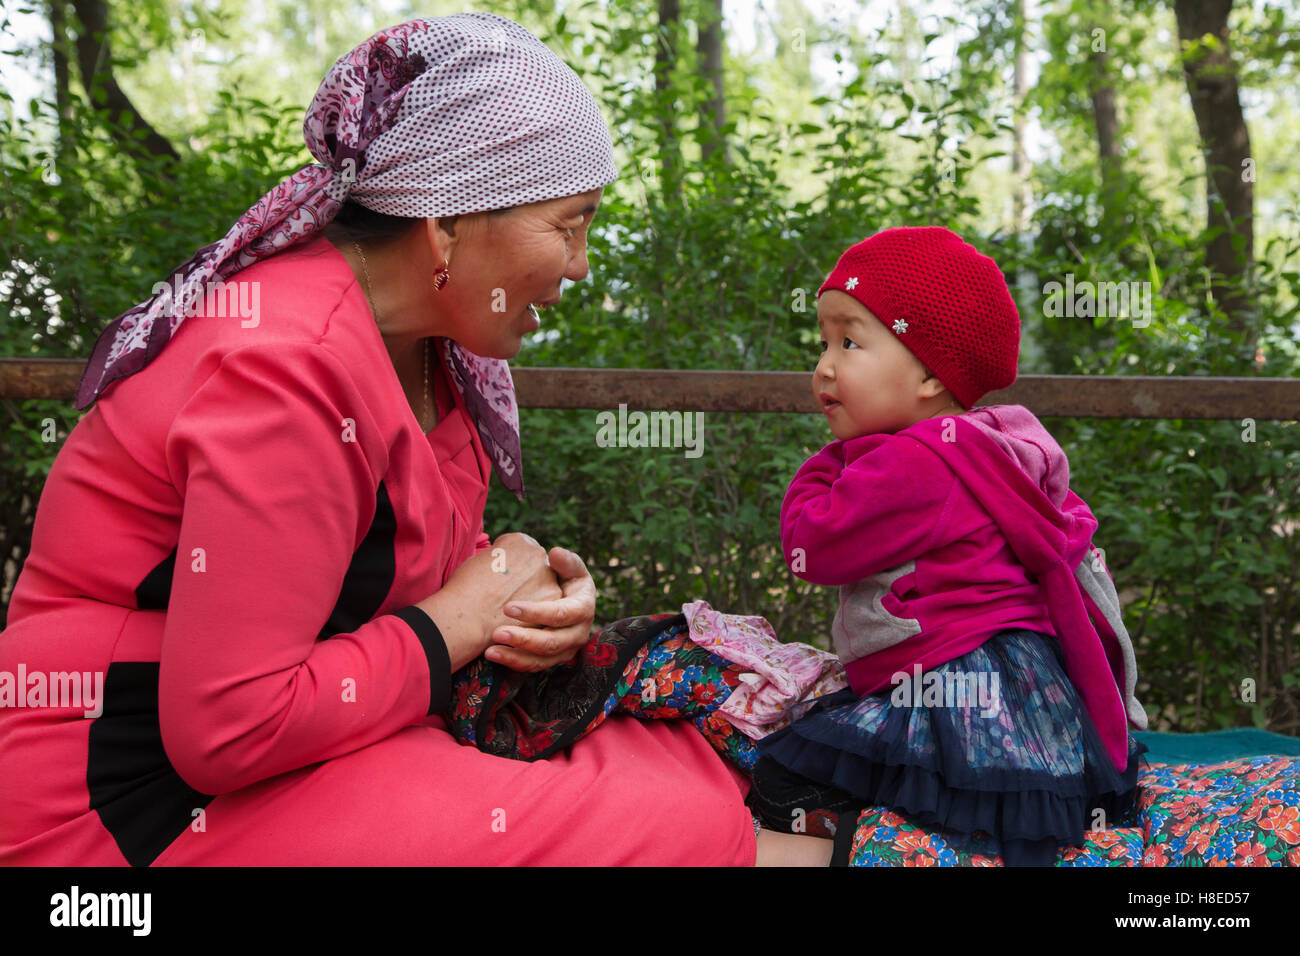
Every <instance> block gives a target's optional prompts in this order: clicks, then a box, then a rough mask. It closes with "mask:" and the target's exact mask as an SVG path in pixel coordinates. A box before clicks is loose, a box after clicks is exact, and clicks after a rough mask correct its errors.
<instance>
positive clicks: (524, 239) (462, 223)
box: [428, 187, 604, 359]
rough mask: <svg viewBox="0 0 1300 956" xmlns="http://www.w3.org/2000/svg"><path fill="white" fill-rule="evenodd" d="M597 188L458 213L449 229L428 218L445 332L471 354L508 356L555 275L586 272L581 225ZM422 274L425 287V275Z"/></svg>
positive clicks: (555, 293) (553, 298)
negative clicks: (442, 280)
mask: <svg viewBox="0 0 1300 956" xmlns="http://www.w3.org/2000/svg"><path fill="white" fill-rule="evenodd" d="M603 193H604V188H603V187H601V188H599V189H593V190H590V191H589V192H585V193H579V194H577V195H574V196H567V197H564V198H562V199H550V200H547V201H545V202H538V203H530V204H528V205H526V206H516V207H515V208H513V209H510V210H508V211H506V212H503V213H496V214H488V213H474V214H472V215H467V216H459V217H457V218H456V220H455V221H454V223H451V224H450V226H451V230H452V231H451V232H450V233H447V232H445V231H444V226H443V225H442V224H441V223H439V222H438V221H437V220H429V230H430V239H431V241H432V242H433V248H434V251H435V256H436V262H435V264H436V265H441V264H442V261H443V259H444V258H445V259H446V260H447V261H448V271H449V272H450V273H451V278H450V279H449V280H448V281H447V284H446V285H445V286H444V287H443V288H442V290H441V291H439V292H434V293H432V294H433V295H435V296H436V297H437V300H436V301H437V305H438V308H439V311H440V312H441V313H442V314H443V316H445V317H446V322H447V324H448V326H449V332H448V335H449V337H450V338H452V339H455V340H456V341H457V342H459V343H460V344H461V345H463V346H464V347H465V348H467V349H468V350H469V351H471V352H473V353H474V354H475V355H482V356H485V357H488V358H503V359H505V358H512V357H513V356H515V355H516V354H517V353H518V352H519V348H520V346H521V345H522V343H523V337H524V336H525V335H527V334H528V333H530V332H535V331H537V329H538V328H539V327H540V325H539V322H538V316H537V315H536V314H535V313H534V312H533V310H532V309H531V308H530V307H529V306H530V305H534V304H535V305H537V306H538V307H539V309H541V308H545V307H546V306H549V305H554V304H555V303H556V302H558V301H559V300H560V285H561V280H562V279H571V280H573V281H575V282H577V281H578V280H580V279H582V278H584V277H585V276H586V275H587V271H588V270H587V229H588V228H589V227H590V225H591V220H592V218H593V216H594V215H595V213H596V208H597V207H598V206H599V205H600V199H601V195H602V194H603ZM440 246H441V248H443V249H445V250H446V251H445V253H443V254H442V255H441V256H439V255H438V252H437V250H438V249H439V247H440ZM428 281H429V285H430V289H432V288H433V278H432V276H430V278H429V280H428Z"/></svg>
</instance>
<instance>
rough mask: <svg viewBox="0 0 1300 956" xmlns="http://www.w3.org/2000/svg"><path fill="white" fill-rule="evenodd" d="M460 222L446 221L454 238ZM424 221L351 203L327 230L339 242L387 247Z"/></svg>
mask: <svg viewBox="0 0 1300 956" xmlns="http://www.w3.org/2000/svg"><path fill="white" fill-rule="evenodd" d="M508 211H509V210H508V209H492V210H489V211H488V215H489V216H499V215H501V214H502V213H504V212H508ZM458 218H460V217H459V216H447V217H445V218H444V219H443V220H442V222H443V226H444V227H445V228H446V230H447V232H449V233H451V234H452V235H453V236H454V235H455V234H456V230H455V223H456V220H457V219H458ZM422 221H423V218H422V217H415V218H413V217H411V216H390V215H387V214H386V213H382V212H375V211H374V210H373V209H367V208H366V207H365V206H363V205H361V204H360V203H355V202H351V201H347V202H344V203H343V208H342V209H340V210H339V211H338V214H337V215H336V216H335V217H334V218H333V219H332V220H330V222H329V225H327V226H326V227H325V235H326V236H327V237H328V238H330V239H332V240H337V241H339V242H366V243H372V244H374V243H379V244H383V243H385V242H391V241H392V240H394V239H397V238H398V237H400V236H404V235H406V234H407V233H408V232H410V230H411V229H413V228H414V227H415V225H416V223H418V222H422Z"/></svg>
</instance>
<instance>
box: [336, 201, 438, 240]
mask: <svg viewBox="0 0 1300 956" xmlns="http://www.w3.org/2000/svg"><path fill="white" fill-rule="evenodd" d="M420 221H421V220H420V219H417V218H412V217H410V216H389V215H387V214H385V213H382V212H375V211H374V210H373V209H367V208H366V207H365V206H363V205H361V204H360V203H355V202H345V203H343V208H342V209H340V210H339V211H338V214H337V215H336V216H335V217H334V218H333V219H332V220H330V223H329V225H327V226H326V227H325V235H326V236H327V237H329V238H330V239H335V240H338V241H340V242H368V243H384V242H390V241H391V240H393V239H396V238H398V237H399V236H404V235H406V233H408V232H410V231H411V229H413V228H414V227H415V224H416V223H418V222H420Z"/></svg>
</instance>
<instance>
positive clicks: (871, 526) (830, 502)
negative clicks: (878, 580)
mask: <svg viewBox="0 0 1300 956" xmlns="http://www.w3.org/2000/svg"><path fill="white" fill-rule="evenodd" d="M955 480H956V477H955V476H954V475H953V473H952V471H951V470H950V469H949V468H948V467H947V466H946V465H945V464H944V463H943V461H942V460H941V459H940V458H938V457H937V456H936V455H935V454H934V453H933V452H932V451H930V450H929V449H927V448H925V447H924V446H923V445H921V444H920V443H919V442H916V441H914V440H912V439H910V438H896V437H894V436H892V435H865V436H862V437H860V438H852V439H849V440H848V441H833V442H831V443H830V444H829V445H827V446H826V447H825V448H823V449H822V450H821V451H819V452H818V453H817V454H815V455H813V456H812V457H811V458H809V459H808V460H807V461H806V462H804V464H803V465H802V466H801V467H800V468H799V471H798V472H797V473H796V474H795V477H794V480H793V481H791V482H790V487H789V489H787V491H786V495H785V500H784V501H783V502H782V504H781V544H782V547H783V548H784V552H785V559H786V563H787V564H789V565H790V568H791V570H792V571H793V572H794V573H795V574H796V575H797V576H799V577H800V578H803V579H804V580H806V581H811V582H812V583H814V584H823V585H843V584H849V583H852V582H853V581H858V580H861V579H862V578H865V577H868V576H869V575H872V574H876V573H878V572H880V571H884V570H886V569H887V568H892V567H895V566H897V565H900V564H903V563H905V562H907V561H909V560H912V559H914V558H916V557H917V556H919V555H921V554H923V553H925V552H926V551H927V550H929V545H930V542H931V540H932V538H933V537H934V535H935V533H936V532H937V531H938V530H939V528H940V527H941V525H942V522H943V519H944V516H945V505H946V503H947V501H948V498H949V495H950V494H951V492H952V488H953V482H954V481H955Z"/></svg>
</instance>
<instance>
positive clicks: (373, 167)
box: [0, 14, 830, 865]
mask: <svg viewBox="0 0 1300 956" xmlns="http://www.w3.org/2000/svg"><path fill="white" fill-rule="evenodd" d="M305 133H306V137H307V143H308V146H309V147H310V148H311V150H312V153H313V155H315V156H316V158H317V159H318V160H320V164H313V165H310V166H308V167H305V168H304V169H302V170H300V171H299V172H298V173H296V174H294V175H293V176H292V177H290V178H289V179H288V180H286V181H285V182H283V183H281V184H280V185H278V186H277V187H276V188H275V189H273V190H272V191H271V192H270V193H268V194H267V195H266V196H265V197H263V198H262V199H261V200H260V201H259V202H258V203H257V204H256V205H255V206H254V207H253V208H252V209H251V210H249V212H248V213H246V214H245V215H244V216H243V217H242V218H241V219H240V220H239V222H238V223H236V224H235V226H234V227H233V228H232V229H231V231H230V232H229V233H228V234H227V235H226V236H225V237H224V238H223V239H221V240H220V241H219V242H217V243H214V244H212V245H210V246H206V247H204V248H203V249H201V250H200V251H199V252H198V253H197V254H196V255H195V256H194V257H193V258H192V259H190V260H189V261H188V262H186V263H185V264H184V265H183V266H181V267H180V268H179V269H177V270H176V272H175V273H174V274H173V276H171V277H169V279H168V282H167V284H166V286H165V287H164V286H161V285H160V286H159V287H156V289H157V291H158V294H157V295H155V297H154V298H153V299H151V300H149V301H148V302H145V303H142V304H141V305H139V306H136V307H135V308H134V309H131V310H129V311H128V312H126V313H124V314H123V315H122V316H121V317H119V318H118V320H116V321H115V322H114V323H113V324H112V325H111V326H110V327H109V328H108V329H107V330H106V331H105V332H104V334H103V335H102V336H101V338H100V340H99V342H98V344H97V346H96V348H95V351H94V355H93V357H92V359H91V361H90V364H89V366H88V367H87V370H86V375H85V378H84V379H83V381H82V385H81V388H80V389H79V392H78V402H77V404H78V407H86V406H88V405H90V404H91V403H92V402H94V403H95V404H94V407H93V408H91V409H90V411H89V413H88V414H87V415H86V416H85V417H84V418H83V419H82V421H81V422H80V423H79V424H78V425H77V427H76V428H75V429H74V430H73V432H72V434H71V435H70V436H69V438H68V440H67V443H66V444H65V446H64V447H63V449H62V450H61V452H60V454H59V456H58V458H57V460H56V461H55V464H54V466H53V468H52V470H51V472H50V475H49V479H48V481H47V483H46V485H45V489H44V492H43V495H42V498H41V502H40V506H39V509H38V513H37V517H36V524H35V529H34V536H33V542H32V550H31V554H30V556H29V557H28V559H27V562H26V565H25V567H24V569H23V572H22V575H21V576H20V578H19V580H18V583H17V586H16V589H15V591H14V594H13V599H12V602H11V608H10V626H9V628H8V630H6V631H5V632H4V633H3V635H0V671H7V672H9V673H17V672H19V670H20V669H21V670H22V672H24V673H25V674H27V675H35V674H39V675H45V676H47V677H48V678H49V680H50V683H48V684H47V685H46V686H47V687H48V688H49V689H50V691H51V694H50V695H49V697H48V699H43V700H42V701H40V702H37V703H38V704H39V705H37V703H34V701H33V699H32V697H31V695H30V694H29V695H28V696H27V699H26V700H24V702H23V703H25V704H26V705H27V706H19V707H16V708H12V707H11V708H5V709H2V710H0V805H2V806H3V808H4V809H3V812H2V813H0V863H8V864H66V863H76V864H90V865H106V864H107V865H111V864H123V863H129V864H132V865H152V864H162V865H166V864H309V865H310V864H428V863H475V864H513V863H539V864H540V863H552V864H567V863H573V864H583V863H585V864H601V863H608V864H613V863H692V864H701V863H704V864H708V863H718V864H749V863H753V862H755V859H756V855H757V856H758V858H759V859H760V860H768V859H770V860H772V861H774V862H790V861H795V860H802V861H806V862H820V863H825V862H826V861H827V860H828V859H829V857H830V844H829V841H825V840H816V839H813V838H808V837H797V836H791V835H785V834H776V833H770V832H768V831H764V832H763V833H762V835H761V838H759V839H757V840H756V837H755V831H754V828H753V826H752V821H751V817H750V814H749V812H748V811H747V810H746V808H745V806H744V803H743V798H744V795H745V791H746V789H747V786H748V784H747V781H746V780H745V779H744V777H743V775H741V774H740V773H739V772H737V771H734V770H732V769H731V768H730V767H729V766H728V765H726V764H725V763H724V762H723V761H722V760H721V758H719V757H718V756H717V754H716V753H715V752H714V750H713V749H712V748H711V747H710V746H709V744H708V743H707V742H706V741H705V740H704V739H703V737H702V736H701V735H700V734H699V733H698V732H697V731H696V730H695V728H694V727H692V726H690V725H689V724H687V723H685V722H677V721H654V722H641V721H638V720H635V719H632V718H617V717H615V718H611V719H610V720H609V721H607V722H606V724H605V725H603V726H601V727H600V728H599V729H598V730H597V731H596V732H594V733H593V734H591V735H590V736H589V737H586V738H584V739H583V740H581V741H580V742H579V743H578V744H577V745H575V746H574V747H573V748H572V750H571V751H570V752H569V753H568V754H566V755H564V756H562V757H556V758H552V759H550V760H542V761H536V762H532V763H529V762H523V761H513V760H506V759H503V758H499V757H494V756H490V755H487V754H484V753H480V752H479V751H477V750H475V749H473V748H470V747H464V746H461V745H459V744H458V743H457V742H456V741H455V740H454V739H453V737H452V736H451V734H450V733H449V732H448V726H447V722H446V720H445V719H444V717H443V716H442V715H443V714H444V712H446V711H447V709H448V706H449V694H450V686H451V674H452V673H453V672H454V671H455V670H457V669H458V668H460V667H461V666H463V665H465V664H466V663H468V662H470V661H472V660H474V659H476V658H477V657H479V656H480V655H484V654H486V656H487V657H488V658H489V659H492V660H495V661H498V662H500V663H502V664H504V665H506V666H508V667H510V668H513V669H516V670H536V669H541V668H546V667H550V666H552V665H554V664H556V663H558V662H561V661H565V660H568V659H570V658H572V657H573V655H574V654H575V653H576V652H577V650H578V649H579V648H580V647H581V646H582V645H583V644H584V643H585V641H586V640H587V638H588V634H589V632H590V628H591V624H592V620H593V615H594V607H595V588H594V586H593V584H592V581H591V578H590V576H589V575H588V574H587V571H586V569H585V567H584V566H583V564H582V562H581V560H580V559H578V558H577V556H575V555H573V554H571V553H570V552H567V551H564V550H563V549H558V548H557V549H554V550H552V551H551V552H550V554H549V556H548V554H547V553H546V552H545V551H543V549H542V548H541V547H540V546H539V545H537V543H536V542H534V541H532V539H530V538H527V537H526V536H524V535H519V534H513V535H505V536H503V537H501V538H498V539H497V540H496V541H495V542H491V543H490V542H489V540H488V538H487V536H486V535H485V534H483V507H484V504H485V501H486V497H487V487H488V478H489V475H490V472H491V469H492V468H493V467H495V468H496V470H497V472H498V473H499V475H500V476H501V478H502V480H503V482H504V483H505V484H506V486H507V487H508V488H510V489H511V490H512V491H514V492H515V493H516V494H520V495H522V489H523V483H522V473H521V466H520V444H519V435H518V424H517V422H518V416H517V411H516V408H515V403H514V393H513V388H512V386H511V382H510V377H509V373H508V370H507V368H506V365H505V362H504V360H505V359H506V358H509V357H511V356H513V355H514V354H515V353H516V352H517V351H518V349H519V348H520V343H521V340H522V338H523V336H525V335H526V334H528V333H529V332H531V331H533V330H535V329H536V328H537V327H538V316H537V312H536V310H535V308H534V305H541V306H545V305H548V304H551V303H554V302H555V301H557V300H558V299H559V297H560V292H561V283H562V280H563V279H565V278H568V279H571V280H579V279H581V278H582V277H583V276H585V275H586V273H587V259H586V235H587V230H588V228H589V226H590V224H591V221H592V217H593V216H594V215H595V213H596V210H597V208H598V206H599V204H600V200H601V194H602V191H603V188H604V186H605V185H607V184H608V183H609V182H611V181H612V180H613V179H614V178H615V175H616V172H615V167H614V163H613V158H612V156H613V153H612V146H611V142H610V137H609V132H608V129H607V127H606V126H605V124H604V122H603V121H602V120H601V118H600V114H599V110H598V108H597V106H596V104H595V101H594V100H593V99H592V97H591V95H590V94H589V93H588V91H587V90H586V89H585V88H584V87H583V85H582V83H581V81H580V80H579V79H578V78H577V77H576V75H574V74H573V72H572V71H571V70H569V69H568V67H566V66H565V65H564V64H563V63H561V62H560V61H559V60H558V59H557V58H556V57H555V56H554V55H553V54H552V53H551V52H550V51H549V50H547V49H546V47H545V46H543V45H542V44H541V43H540V42H539V41H538V40H537V39H536V38H535V37H533V36H532V35H531V34H529V33H528V32H527V31H526V30H524V29H523V28H522V27H519V26H518V25H517V24H514V23H511V22H510V21H508V20H503V19H501V18H499V17H495V16H491V15H487V14H462V15H458V16H454V17H446V18H438V19H423V20H415V21H412V22H410V23H407V24H403V25H401V26H399V27H395V28H392V29H389V30H385V31H382V32H380V33H378V34H376V35H375V36H374V37H372V38H371V39H370V40H368V41H366V42H365V43H364V44H362V45H361V46H360V47H358V48H357V49H356V50H354V51H352V53H350V54H348V55H347V56H345V57H343V58H342V59H340V60H339V61H338V63H336V64H335V66H334V67H333V69H332V70H331V71H330V73H329V75H328V76H327V77H326V79H325V81H324V83H323V84H322V86H321V88H320V91H319V92H318V93H317V95H316V98H315V100H314V101H313V103H312V106H311V108H310V110H309V113H308V116H307V121H306V124H305ZM214 289H215V290H216V291H217V293H218V295H216V296H213V295H212V291H213V290H214ZM236 302H238V303H239V304H240V305H241V306H243V307H244V308H241V309H238V310H237V309H235V308H234V307H233V304H234V303H236ZM250 306H251V308H250ZM110 385H112V387H111V388H109V386H110ZM548 557H549V561H548ZM73 672H75V673H78V674H83V675H84V676H85V681H84V688H85V693H84V694H83V695H82V699H79V700H75V701H73V700H70V699H67V695H66V694H63V695H62V696H61V697H60V696H59V695H54V694H53V693H52V692H53V688H54V686H55V682H57V681H58V680H59V679H58V678H56V677H54V675H56V674H60V673H62V674H68V673H73ZM96 675H100V676H102V681H103V682H102V690H100V691H98V692H96V691H92V689H91V688H92V687H95V686H96V685H97V681H98V677H97V676H96ZM30 681H31V678H30V677H29V678H28V683H29V684H30ZM59 686H60V687H61V688H62V690H64V691H66V690H67V689H68V685H67V682H66V680H64V681H62V682H61V683H60V684H59ZM55 697H59V699H55Z"/></svg>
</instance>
